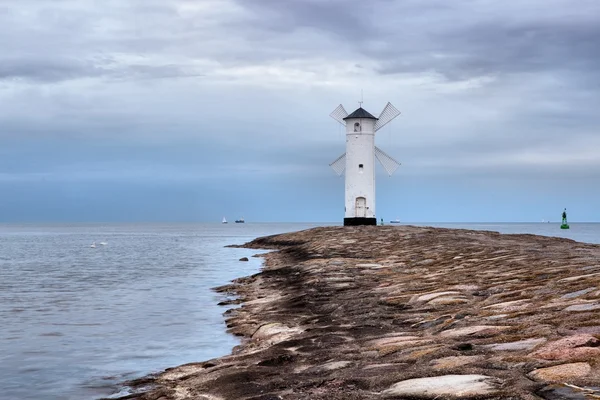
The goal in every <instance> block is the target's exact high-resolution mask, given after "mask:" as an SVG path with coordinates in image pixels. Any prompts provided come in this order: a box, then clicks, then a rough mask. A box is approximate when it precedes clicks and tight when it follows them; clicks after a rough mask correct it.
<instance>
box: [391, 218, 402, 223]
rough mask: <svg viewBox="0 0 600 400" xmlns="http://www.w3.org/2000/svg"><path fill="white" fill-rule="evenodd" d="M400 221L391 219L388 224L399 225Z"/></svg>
mask: <svg viewBox="0 0 600 400" xmlns="http://www.w3.org/2000/svg"><path fill="white" fill-rule="evenodd" d="M399 223H400V220H399V219H393V220H391V221H390V224H399Z"/></svg>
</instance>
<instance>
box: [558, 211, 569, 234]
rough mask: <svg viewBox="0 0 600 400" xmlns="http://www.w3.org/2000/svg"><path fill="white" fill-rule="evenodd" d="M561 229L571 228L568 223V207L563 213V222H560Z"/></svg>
mask: <svg viewBox="0 0 600 400" xmlns="http://www.w3.org/2000/svg"><path fill="white" fill-rule="evenodd" d="M560 229H569V224H568V223H567V209H566V208H565V209H564V211H563V213H562V222H561V224H560Z"/></svg>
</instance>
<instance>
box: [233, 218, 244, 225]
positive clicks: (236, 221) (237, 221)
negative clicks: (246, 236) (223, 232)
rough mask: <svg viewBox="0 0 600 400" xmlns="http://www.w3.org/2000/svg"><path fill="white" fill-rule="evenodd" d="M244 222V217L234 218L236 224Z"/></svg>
mask: <svg viewBox="0 0 600 400" xmlns="http://www.w3.org/2000/svg"><path fill="white" fill-rule="evenodd" d="M244 222H246V221H244V218H240V219H236V220H235V223H236V224H243V223H244Z"/></svg>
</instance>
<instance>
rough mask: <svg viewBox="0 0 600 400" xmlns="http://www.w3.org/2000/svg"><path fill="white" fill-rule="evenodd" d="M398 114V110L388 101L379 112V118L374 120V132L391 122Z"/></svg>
mask: <svg viewBox="0 0 600 400" xmlns="http://www.w3.org/2000/svg"><path fill="white" fill-rule="evenodd" d="M398 115H400V111H398V110H397V109H396V107H394V106H393V105H392V103H390V102H388V103H387V104H386V105H385V107H384V108H383V111H382V112H381V114H379V119H378V120H377V122H375V132H377V131H378V130H380V129H381V128H383V127H384V126H386V125H387V124H389V123H390V122H392V120H393V119H394V118H396V117H397V116H398Z"/></svg>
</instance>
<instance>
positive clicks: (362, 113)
mask: <svg viewBox="0 0 600 400" xmlns="http://www.w3.org/2000/svg"><path fill="white" fill-rule="evenodd" d="M350 118H369V119H379V118H375V117H374V116H373V115H371V113H370V112H368V111H367V110H365V109H364V108H362V107H358V108H357V109H356V111H354V112H353V113H352V114H350V115H348V116H347V117H346V118H344V119H350Z"/></svg>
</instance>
